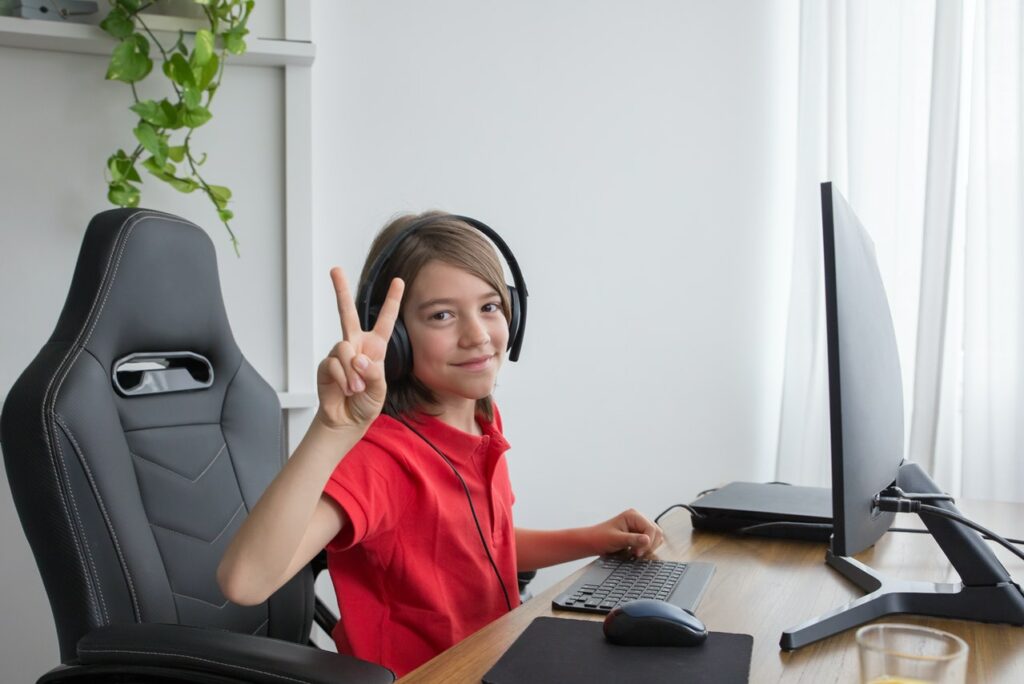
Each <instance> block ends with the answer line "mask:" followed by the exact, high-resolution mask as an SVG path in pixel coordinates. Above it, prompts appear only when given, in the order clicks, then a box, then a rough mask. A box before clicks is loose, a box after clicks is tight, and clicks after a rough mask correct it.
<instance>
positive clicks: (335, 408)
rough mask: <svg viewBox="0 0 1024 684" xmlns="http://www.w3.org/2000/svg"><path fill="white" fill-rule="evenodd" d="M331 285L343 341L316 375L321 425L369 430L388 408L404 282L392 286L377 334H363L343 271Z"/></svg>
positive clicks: (396, 281)
mask: <svg viewBox="0 0 1024 684" xmlns="http://www.w3.org/2000/svg"><path fill="white" fill-rule="evenodd" d="M331 280H332V281H334V292H335V295H336V297H337V299H338V316H339V317H340V319H341V335H342V340H341V342H338V343H337V344H336V345H334V347H333V348H332V349H331V352H330V353H329V354H328V355H327V358H325V359H324V360H323V361H321V362H320V365H319V366H318V367H317V370H316V390H317V394H318V395H319V397H320V408H319V409H318V410H317V414H316V420H318V421H320V422H321V423H322V424H323V425H325V426H326V427H329V428H332V429H340V428H349V427H355V428H359V429H362V430H365V429H366V428H368V427H369V426H370V423H372V422H373V420H374V419H375V418H376V417H377V416H378V415H380V411H381V408H383V406H384V397H385V396H386V393H387V385H386V383H385V382H384V354H385V353H386V352H387V349H388V339H389V338H390V337H391V331H392V330H393V329H394V327H395V321H396V320H397V319H398V313H399V310H400V305H401V303H402V292H403V291H404V289H405V283H403V282H402V280H401V279H400V278H395V279H394V280H392V281H391V286H390V287H389V288H388V294H387V296H386V297H385V299H384V304H383V306H381V309H380V314H379V315H378V316H377V320H376V322H375V323H374V326H373V330H363V329H362V326H361V325H360V324H359V316H358V314H357V313H356V305H355V302H354V301H353V300H352V295H351V293H350V292H349V289H348V281H347V280H346V279H345V273H344V271H342V270H341V269H340V268H338V267H337V266H335V267H334V268H332V269H331Z"/></svg>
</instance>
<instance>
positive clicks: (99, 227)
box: [50, 209, 239, 368]
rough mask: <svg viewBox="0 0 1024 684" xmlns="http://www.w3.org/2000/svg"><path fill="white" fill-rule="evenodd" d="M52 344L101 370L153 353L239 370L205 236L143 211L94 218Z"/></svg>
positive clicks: (176, 221) (166, 216) (113, 212)
mask: <svg viewBox="0 0 1024 684" xmlns="http://www.w3.org/2000/svg"><path fill="white" fill-rule="evenodd" d="M50 341H51V342H64V343H72V344H74V345H75V346H78V345H81V346H83V347H84V348H85V350H86V351H88V353H90V354H91V355H92V356H94V357H95V358H96V359H97V360H98V361H99V362H100V363H101V364H102V365H103V366H104V367H106V368H111V367H112V364H113V362H114V361H116V360H118V359H122V358H124V357H127V356H129V355H131V354H139V353H143V354H145V353H159V352H180V353H186V354H193V355H198V356H201V357H205V358H207V359H209V360H210V362H211V363H212V364H213V365H214V367H215V368H216V367H218V366H223V364H229V365H230V364H237V360H238V355H239V351H238V347H237V345H236V343H235V340H234V337H233V336H232V334H231V328H230V327H229V325H228V320H227V314H226V312H225V310H224V301H223V298H222V296H221V290H220V279H219V276H218V273H217V258H216V252H215V250H214V247H213V243H212V242H211V240H210V238H209V236H208V235H207V234H206V232H205V231H204V230H203V229H202V228H200V227H198V226H196V225H195V224H192V223H190V222H188V221H185V220H183V219H180V218H178V217H176V216H171V215H169V214H163V213H160V212H156V211H151V210H146V209H113V210H110V211H105V212H102V213H100V214H97V215H96V216H95V217H94V218H93V219H92V221H91V222H90V223H89V227H88V229H87V231H86V235H85V238H84V240H83V243H82V250H81V252H80V253H79V256H78V263H77V264H76V266H75V273H74V276H73V277H72V281H71V287H70V291H69V294H68V298H67V300H66V302H65V304H64V309H63V310H62V311H61V315H60V319H59V320H58V322H57V327H56V329H55V330H54V333H53V335H52V336H51V338H50Z"/></svg>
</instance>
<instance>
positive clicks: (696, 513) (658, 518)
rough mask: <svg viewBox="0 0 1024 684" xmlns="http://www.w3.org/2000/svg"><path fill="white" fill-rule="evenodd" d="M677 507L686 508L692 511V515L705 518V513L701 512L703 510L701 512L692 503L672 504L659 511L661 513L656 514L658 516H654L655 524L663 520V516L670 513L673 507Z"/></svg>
mask: <svg viewBox="0 0 1024 684" xmlns="http://www.w3.org/2000/svg"><path fill="white" fill-rule="evenodd" d="M675 508H685V509H686V510H688V511H690V515H692V516H694V517H697V518H703V517H704V514H703V513H701V512H700V511H698V510H697V509H695V508H694V507H693V506H691V505H690V504H672V505H671V506H669V507H668V508H666V509H665V510H663V511H662V512H661V513H659V514H658V515H657V516H656V517H655V518H654V524H655V525H657V524H658V521H659V520H661V519H662V518H663V517H664V516H665V514H666V513H668V512H669V511H671V510H673V509H675Z"/></svg>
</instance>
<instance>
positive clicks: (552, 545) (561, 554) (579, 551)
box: [516, 527, 598, 571]
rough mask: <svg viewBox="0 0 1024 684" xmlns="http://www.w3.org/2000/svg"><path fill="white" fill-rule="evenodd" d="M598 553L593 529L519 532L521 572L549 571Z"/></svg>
mask: <svg viewBox="0 0 1024 684" xmlns="http://www.w3.org/2000/svg"><path fill="white" fill-rule="evenodd" d="M597 553H598V551H597V549H596V547H595V543H594V539H593V532H592V529H591V528H589V527H576V528H571V529H567V530H527V529H523V528H520V527H517V528H516V561H517V563H518V566H519V568H518V569H519V570H520V571H524V570H537V569H539V568H546V567H549V566H551V565H558V564H559V563H567V562H569V561H573V560H577V559H579V558H586V557H587V556H594V555H596V554H597Z"/></svg>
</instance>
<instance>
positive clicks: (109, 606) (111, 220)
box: [0, 209, 386, 672]
mask: <svg viewBox="0 0 1024 684" xmlns="http://www.w3.org/2000/svg"><path fill="white" fill-rule="evenodd" d="M184 351H187V352H193V353H195V354H197V355H199V356H202V357H205V358H206V359H208V360H209V363H210V366H211V367H212V369H213V378H212V379H213V382H212V384H211V385H210V386H209V387H208V388H205V389H198V390H191V391H173V392H164V393H156V394H146V395H139V396H123V395H122V394H119V393H118V392H117V391H116V390H115V389H114V386H113V382H112V369H113V366H114V363H115V362H116V361H117V360H118V359H121V358H123V357H124V356H126V355H128V354H131V353H137V352H146V353H154V354H160V353H170V352H184ZM281 426H282V419H281V409H280V406H279V404H278V401H277V397H276V394H275V392H274V390H273V389H272V388H271V387H270V386H269V385H267V383H266V382H265V381H264V380H263V379H262V378H261V377H260V376H259V374H258V373H257V372H256V371H255V370H254V369H253V368H252V367H251V366H250V365H249V364H248V363H247V362H246V360H245V358H244V357H243V356H242V354H241V352H240V351H239V349H238V346H237V344H236V343H235V340H234V338H233V336H232V334H231V329H230V327H229V325H228V320H227V316H226V313H225V310H224V304H223V301H222V299H221V293H220V283H219V279H218V275H217V263H216V257H215V253H214V249H213V245H212V243H211V242H210V239H209V238H208V237H207V235H206V233H205V232H204V231H203V230H202V229H200V228H198V227H197V226H195V225H193V224H190V223H188V222H186V221H183V220H182V219H179V218H177V217H174V216H170V215H167V214H161V213H158V212H153V211H146V210H138V209H118V210H112V211H106V212H103V213H101V214H98V215H97V216H96V217H95V218H94V219H93V220H92V222H91V223H90V224H89V228H88V230H87V232H86V235H85V238H84V242H83V245H82V250H81V252H80V254H79V258H78V263H77V266H76V267H75V273H74V277H73V279H72V282H71V288H70V292H69V293H68V298H67V301H66V302H65V305H64V309H63V311H62V312H61V315H60V318H59V320H58V322H57V326H56V329H55V330H54V333H53V335H52V336H51V337H50V339H49V341H47V343H46V344H45V346H43V348H42V349H41V350H40V352H39V354H38V355H37V356H36V358H35V360H33V361H32V363H31V364H30V365H29V367H28V368H27V369H26V370H25V371H24V373H23V374H22V375H21V376H20V378H19V379H18V381H17V382H16V383H15V385H14V387H13V388H12V389H11V391H10V393H9V394H8V398H7V401H6V402H5V405H4V409H3V415H2V420H0V441H2V445H3V453H4V463H5V466H6V468H7V474H8V479H9V481H10V485H11V489H12V492H13V495H14V501H15V504H16V506H17V509H18V514H19V517H20V518H21V521H22V525H23V526H24V529H25V533H26V535H27V537H28V540H29V543H30V545H31V547H32V551H33V553H34V554H35V557H36V561H37V564H38V566H39V570H40V573H41V574H42V577H43V582H44V585H45V587H46V591H47V594H48V596H49V599H50V604H51V607H52V609H53V614H54V618H55V621H56V625H57V633H58V638H59V642H60V652H61V660H62V662H64V663H69V662H74V660H75V658H76V653H77V651H76V649H77V646H78V643H79V640H80V639H81V638H82V637H83V636H85V635H86V634H87V633H89V632H91V631H93V630H94V629H96V628H98V627H101V626H104V625H123V624H132V623H171V624H178V625H192V626H202V627H214V628H219V629H224V630H230V631H232V632H240V633H243V634H250V635H264V636H269V637H273V638H275V639H283V640H287V641H291V642H303V643H304V642H305V640H306V639H307V637H308V634H309V629H310V624H311V620H312V615H313V598H314V597H313V589H312V574H311V572H309V571H306V572H302V573H300V574H299V575H298V576H296V577H295V578H294V579H292V580H291V581H290V582H289V583H288V584H287V585H285V586H284V587H283V588H282V589H281V590H280V591H278V592H277V593H276V594H275V595H274V596H273V597H271V599H270V600H269V601H268V602H266V603H265V604H262V605H259V606H253V607H242V606H238V605H235V604H232V603H229V602H228V601H227V600H226V599H225V598H224V597H223V595H222V594H221V592H220V590H219V588H218V587H217V583H216V579H215V571H216V567H217V564H218V562H219V560H220V558H221V556H222V554H223V552H224V549H225V547H226V545H227V543H228V542H229V541H230V539H231V537H232V535H233V534H234V532H235V531H236V530H237V529H238V527H239V525H240V524H241V522H242V520H243V519H244V517H245V515H246V514H247V511H248V510H250V508H251V507H252V506H253V504H255V502H256V500H257V499H258V498H259V496H260V494H261V493H262V491H263V490H264V488H265V487H266V486H267V484H268V483H269V482H270V481H271V479H272V478H273V477H274V475H275V474H276V473H277V472H278V470H280V468H281V465H282V463H283V458H284V444H283V438H282V429H281ZM303 648H305V647H303ZM331 657H333V658H334V659H336V660H340V657H339V656H331ZM379 669H382V668H379ZM385 672H386V671H385Z"/></svg>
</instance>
